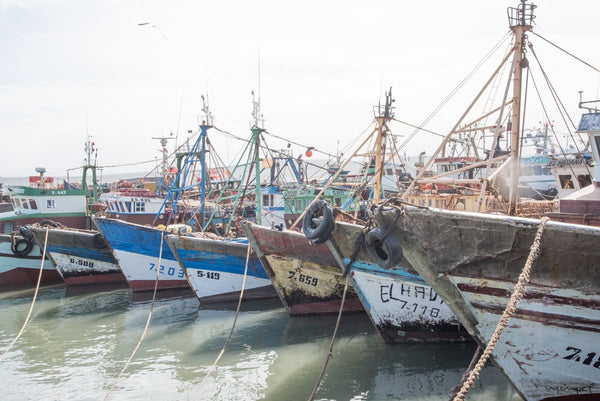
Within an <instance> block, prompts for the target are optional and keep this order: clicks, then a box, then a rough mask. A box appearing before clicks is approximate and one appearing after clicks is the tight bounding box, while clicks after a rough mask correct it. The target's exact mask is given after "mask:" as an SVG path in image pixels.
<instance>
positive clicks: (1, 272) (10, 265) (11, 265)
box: [0, 232, 63, 291]
mask: <svg viewBox="0 0 600 401" xmlns="http://www.w3.org/2000/svg"><path fill="white" fill-rule="evenodd" d="M40 267H42V269H43V271H42V277H41V278H40V285H52V284H60V283H62V282H63V281H62V278H61V277H60V275H59V274H58V272H57V271H56V269H54V266H53V265H52V263H51V262H50V260H49V259H44V261H43V265H42V250H41V249H40V247H39V246H37V245H36V244H34V242H33V238H31V237H27V236H23V235H22V234H20V233H17V232H15V233H11V234H4V233H2V234H0V291H12V290H19V289H25V288H33V287H35V286H36V284H37V282H38V278H39V274H40Z"/></svg>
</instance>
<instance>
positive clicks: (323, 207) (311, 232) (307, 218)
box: [302, 200, 335, 244]
mask: <svg viewBox="0 0 600 401" xmlns="http://www.w3.org/2000/svg"><path fill="white" fill-rule="evenodd" d="M319 218H320V220H319V221H318V222H314V221H313V219H319ZM334 228H335V221H334V219H333V210H331V208H330V207H329V205H327V202H325V201H322V200H318V201H317V202H315V203H314V204H313V205H312V206H311V207H310V208H309V209H308V210H307V211H306V214H305V215H304V220H303V221H302V232H304V236H305V237H306V239H308V240H310V241H311V242H312V243H313V244H322V243H324V242H325V241H327V240H328V239H329V237H330V236H331V232H332V231H333V229H334Z"/></svg>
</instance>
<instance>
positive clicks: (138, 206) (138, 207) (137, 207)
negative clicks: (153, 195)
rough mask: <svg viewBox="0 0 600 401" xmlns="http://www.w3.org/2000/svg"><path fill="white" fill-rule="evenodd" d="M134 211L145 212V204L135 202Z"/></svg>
mask: <svg viewBox="0 0 600 401" xmlns="http://www.w3.org/2000/svg"><path fill="white" fill-rule="evenodd" d="M135 211H136V213H139V212H145V211H146V202H135Z"/></svg>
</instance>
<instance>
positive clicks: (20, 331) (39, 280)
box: [0, 227, 48, 361]
mask: <svg viewBox="0 0 600 401" xmlns="http://www.w3.org/2000/svg"><path fill="white" fill-rule="evenodd" d="M47 244H48V227H46V237H45V238H44V250H43V251H42V262H41V264H40V272H39V274H38V280H37V284H36V285H35V292H34V293H33V299H32V300H31V305H30V306H29V311H28V312H27V316H26V317H25V321H24V322H23V326H21V330H19V333H18V334H17V336H16V337H15V338H14V340H12V342H11V343H10V344H9V345H8V347H7V348H6V349H5V350H4V352H3V353H2V355H0V361H2V360H3V359H4V357H5V356H6V353H7V352H8V351H10V349H11V348H12V347H13V345H15V343H16V342H17V340H18V339H19V338H20V337H21V335H22V334H23V332H24V331H25V327H27V323H29V318H30V317H31V312H32V311H33V305H35V300H36V298H37V294H38V290H39V289H40V283H41V282H42V272H43V271H44V260H45V259H46V246H47Z"/></svg>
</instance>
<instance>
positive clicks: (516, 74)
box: [508, 0, 536, 215]
mask: <svg viewBox="0 0 600 401" xmlns="http://www.w3.org/2000/svg"><path fill="white" fill-rule="evenodd" d="M535 8H536V6H535V5H534V4H533V3H530V4H527V0H521V4H519V6H518V7H517V8H514V7H509V8H508V22H509V25H510V28H511V29H512V31H513V34H514V37H515V44H514V49H515V54H514V61H513V71H512V77H513V98H512V115H511V133H510V156H511V160H510V174H511V176H510V177H511V178H510V179H511V182H510V192H509V208H508V211H509V214H511V215H514V214H515V209H516V205H517V196H518V186H519V153H520V152H519V138H520V136H521V135H520V134H521V132H520V131H521V87H522V72H523V69H524V68H528V65H529V63H528V61H527V57H526V56H525V51H526V47H525V45H526V42H527V35H526V32H528V31H530V30H531V28H532V22H533V19H534V18H535V16H534V15H533V10H534V9H535Z"/></svg>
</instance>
